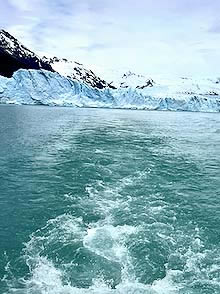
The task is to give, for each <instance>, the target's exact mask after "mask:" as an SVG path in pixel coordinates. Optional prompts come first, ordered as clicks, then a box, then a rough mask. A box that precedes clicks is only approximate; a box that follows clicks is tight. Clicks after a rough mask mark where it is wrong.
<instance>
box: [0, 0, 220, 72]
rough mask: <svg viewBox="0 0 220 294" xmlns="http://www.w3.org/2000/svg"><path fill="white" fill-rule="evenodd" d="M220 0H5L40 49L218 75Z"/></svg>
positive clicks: (86, 60) (1, 6)
mask: <svg viewBox="0 0 220 294" xmlns="http://www.w3.org/2000/svg"><path fill="white" fill-rule="evenodd" d="M219 11H220V0H77V1H76V0H72V1H71V0H0V26H1V28H3V29H5V30H7V31H8V32H9V33H11V34H12V35H14V36H15V37H16V38H18V39H19V40H20V41H21V42H22V43H23V44H24V45H25V46H27V47H28V48H30V49H32V50H33V51H35V52H36V53H38V54H39V55H47V56H49V57H52V56H58V57H64V58H68V59H70V60H74V61H78V62H80V63H83V64H85V65H87V66H89V67H92V68H93V69H94V68H97V69H100V68H101V69H102V70H103V71H105V70H109V69H113V70H117V71H125V70H128V69H130V70H131V71H134V72H136V73H142V74H148V75H151V74H152V75H153V74H163V75H166V74H167V75H181V76H192V75H203V76H210V75H212V76H213V75H215V76H216V75H219V76H220V14H219Z"/></svg>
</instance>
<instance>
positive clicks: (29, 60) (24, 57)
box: [0, 30, 54, 77]
mask: <svg viewBox="0 0 220 294" xmlns="http://www.w3.org/2000/svg"><path fill="white" fill-rule="evenodd" d="M20 68H24V69H45V70H48V71H54V70H53V69H52V67H51V66H50V64H49V63H47V62H45V61H43V60H42V59H41V58H40V57H39V56H37V55H36V54H35V53H34V52H32V51H31V50H29V49H28V48H26V47H25V46H23V45H22V44H21V43H20V42H19V41H18V40H17V39H15V38H14V37H13V36H12V35H10V34H9V33H8V32H6V31H4V30H1V31H0V75H3V76H6V77H11V76H12V75H13V73H14V72H15V71H16V70H18V69H20Z"/></svg>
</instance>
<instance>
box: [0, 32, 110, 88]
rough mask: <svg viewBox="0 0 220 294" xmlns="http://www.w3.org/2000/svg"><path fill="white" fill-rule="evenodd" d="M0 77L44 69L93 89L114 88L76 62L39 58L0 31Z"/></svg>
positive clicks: (7, 34) (10, 36)
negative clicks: (22, 69)
mask: <svg viewBox="0 0 220 294" xmlns="http://www.w3.org/2000/svg"><path fill="white" fill-rule="evenodd" d="M0 63H1V66H0V75H3V76H6V77H11V76H12V74H13V73H14V72H15V71H16V70H18V69H20V68H24V69H45V70H48V71H52V72H55V71H56V72H58V73H59V74H61V75H63V76H65V77H68V78H70V79H76V80H78V81H81V82H83V83H86V84H87V85H90V86H92V87H94V88H98V89H103V88H106V87H110V88H114V87H113V86H112V85H111V84H109V83H107V82H106V81H104V80H103V79H101V78H99V77H98V76H97V75H96V74H95V73H94V72H93V71H92V70H89V69H86V68H85V67H84V66H83V65H82V64H80V63H78V62H73V61H68V60H67V59H64V58H63V59H59V58H57V57H54V58H47V57H43V58H40V57H39V56H37V55H36V54H35V53H34V52H32V51H31V50H29V49H28V48H26V47H25V46H23V45H22V44H21V43H20V42H19V41H18V40H17V39H16V38H14V37H13V36H12V35H10V34H9V33H8V32H6V31H4V30H1V31H0Z"/></svg>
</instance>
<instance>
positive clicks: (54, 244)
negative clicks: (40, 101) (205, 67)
mask: <svg viewBox="0 0 220 294" xmlns="http://www.w3.org/2000/svg"><path fill="white" fill-rule="evenodd" d="M0 279H1V284H0V293H10V294H12V293H13V294H23V293H24V294H90V293H91V294H145V293H146V294H214V293H218V294H219V293H220V115H219V114H205V113H184V112H176V113H175V112H147V111H126V110H107V109H106V110H104V109H102V110H101V109H73V108H49V107H30V106H29V107H28V106H22V107H20V106H1V107H0Z"/></svg>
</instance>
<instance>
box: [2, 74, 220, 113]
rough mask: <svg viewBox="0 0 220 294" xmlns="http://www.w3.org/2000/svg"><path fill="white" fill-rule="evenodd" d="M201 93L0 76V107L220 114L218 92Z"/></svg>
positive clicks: (56, 78)
mask: <svg viewBox="0 0 220 294" xmlns="http://www.w3.org/2000/svg"><path fill="white" fill-rule="evenodd" d="M217 86H218V85H217ZM197 88H198V87H197ZM201 89H202V88H199V89H197V91H196V90H195V89H193V91H192V89H191V90H190V91H186V90H185V89H184V90H181V89H180V88H178V85H177V86H176V87H169V86H166V85H154V86H153V87H144V88H142V89H138V88H132V87H127V88H117V89H111V88H104V89H98V88H94V87H91V86H89V85H87V84H85V83H82V82H80V81H78V80H74V79H70V78H67V77H64V76H62V75H60V74H59V73H57V72H50V71H47V70H32V69H30V70H26V69H19V70H18V71H16V72H15V73H14V74H13V76H12V77H11V78H6V77H3V76H0V103H2V104H26V105H48V106H74V107H105V108H122V109H143V110H172V111H203V112H220V95H219V93H218V88H217V89H216V88H215V89H214V90H213V91H212V90H210V91H207V90H203V91H202V90H201Z"/></svg>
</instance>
